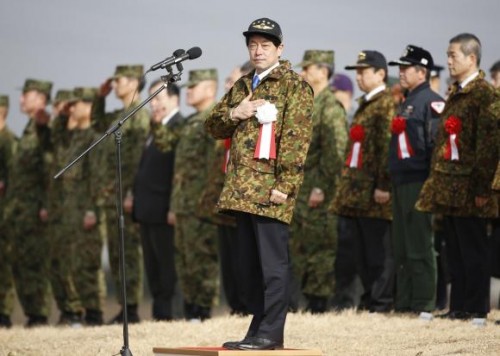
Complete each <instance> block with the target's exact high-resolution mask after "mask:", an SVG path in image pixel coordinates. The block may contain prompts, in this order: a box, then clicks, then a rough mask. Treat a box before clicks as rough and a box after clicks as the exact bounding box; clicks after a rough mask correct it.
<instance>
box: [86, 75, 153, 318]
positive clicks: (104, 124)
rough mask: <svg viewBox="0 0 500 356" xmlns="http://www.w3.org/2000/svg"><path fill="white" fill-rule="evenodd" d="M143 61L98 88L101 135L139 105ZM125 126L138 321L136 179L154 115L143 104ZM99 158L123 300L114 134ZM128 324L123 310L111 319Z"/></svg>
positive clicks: (128, 244) (131, 302)
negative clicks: (116, 103) (110, 100)
mask: <svg viewBox="0 0 500 356" xmlns="http://www.w3.org/2000/svg"><path fill="white" fill-rule="evenodd" d="M142 75H143V66H142V65H119V66H117V67H116V70H115V74H114V76H113V77H112V78H109V79H108V80H106V81H105V82H104V83H103V84H102V85H101V87H100V88H99V92H98V95H97V97H96V99H95V100H94V102H93V105H92V125H93V127H94V129H95V130H96V131H97V132H99V133H104V132H105V131H106V130H107V129H108V128H109V127H110V126H111V124H113V123H116V122H117V121H118V120H119V119H121V118H123V117H125V115H126V113H127V112H128V111H130V110H131V109H133V108H135V107H136V106H137V105H138V104H139V103H140V101H141V100H140V95H139V93H140V92H141V90H142V89H143V87H144V84H145V83H144V81H143V77H142ZM111 90H114V92H115V95H116V97H117V98H118V99H119V100H120V101H121V102H122V104H123V108H122V109H118V110H115V111H113V112H109V113H107V112H106V110H105V104H106V102H105V100H106V96H107V95H108V94H109V93H110V92H111ZM121 130H122V134H123V135H122V143H121V157H122V186H123V192H124V195H125V197H124V200H123V209H124V216H125V250H124V252H125V262H126V267H125V268H126V286H127V290H126V292H127V305H126V306H124V305H122V308H124V307H126V308H127V310H128V321H129V322H131V323H137V322H139V321H140V320H139V314H138V304H139V302H140V299H141V297H142V288H143V287H142V277H143V272H142V270H143V268H142V250H141V241H140V235H139V229H138V225H137V224H136V223H135V222H134V221H133V220H132V205H133V196H132V188H133V179H134V176H135V172H136V170H137V167H138V164H139V160H140V155H141V150H140V147H142V145H143V144H144V142H145V140H146V137H147V133H148V131H149V114H148V112H147V109H145V108H142V109H141V110H139V111H138V112H137V113H136V114H135V115H134V117H132V118H130V120H128V121H127V122H126V123H125V125H124V126H123V127H122V128H121ZM101 146H102V147H100V148H99V149H98V151H100V154H99V155H98V156H99V159H100V160H101V163H102V167H101V169H102V170H103V171H104V175H103V182H102V184H101V194H100V197H101V204H102V208H103V210H104V215H105V220H104V221H103V223H104V224H105V227H106V228H105V230H106V233H107V242H108V249H109V255H110V264H111V272H112V275H113V279H114V281H115V286H116V294H117V297H118V301H119V303H120V304H123V303H122V302H121V300H122V296H121V290H122V288H121V283H120V276H119V242H120V239H119V234H118V229H117V216H116V199H115V197H116V194H115V181H116V179H117V177H116V150H115V142H114V140H113V138H110V139H108V140H107V142H106V143H105V144H103V145H101ZM121 322H123V312H122V311H120V312H119V313H118V314H117V315H116V317H114V318H113V319H112V320H111V323H121Z"/></svg>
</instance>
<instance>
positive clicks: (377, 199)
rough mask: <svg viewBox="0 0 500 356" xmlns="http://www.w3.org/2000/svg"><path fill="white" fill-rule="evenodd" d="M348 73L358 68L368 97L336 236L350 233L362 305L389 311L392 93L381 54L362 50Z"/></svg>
mask: <svg viewBox="0 0 500 356" xmlns="http://www.w3.org/2000/svg"><path fill="white" fill-rule="evenodd" d="M346 69H356V71H357V75H356V79H357V82H358V86H359V88H360V89H361V90H362V91H363V92H365V93H366V94H365V95H364V96H363V97H362V98H361V99H360V100H359V107H358V109H357V110H356V113H355V115H354V119H353V123H352V126H351V129H350V133H349V135H350V141H349V143H348V147H347V150H348V151H347V155H346V161H345V167H344V169H343V171H342V173H341V177H340V181H339V184H338V186H337V191H336V194H335V197H334V199H333V201H332V203H331V210H332V211H333V212H334V213H336V214H338V215H340V216H342V217H341V219H343V222H344V223H343V224H342V226H343V227H345V228H342V230H341V231H340V234H349V237H348V238H349V239H350V240H351V241H352V242H353V246H354V248H355V250H356V252H355V255H356V256H358V257H357V259H356V264H357V266H358V272H359V275H360V277H361V281H362V283H363V287H364V293H363V295H362V296H361V305H360V307H361V308H363V309H369V310H370V311H387V310H388V309H390V308H391V305H392V284H393V283H392V280H393V276H392V275H393V273H392V270H393V268H392V266H391V262H392V261H391V259H390V256H391V252H390V249H389V245H390V241H389V229H390V222H391V219H392V212H391V200H390V190H391V186H390V180H389V173H388V163H387V160H388V152H389V141H390V130H389V125H390V122H391V119H392V117H393V116H394V110H395V106H394V101H393V98H392V96H391V92H390V89H389V88H387V87H386V85H385V81H386V77H387V63H386V60H385V57H384V56H383V55H382V54H381V53H379V52H377V51H362V52H360V53H359V55H358V60H357V63H356V64H355V65H352V66H347V67H346ZM340 238H341V237H339V239H340ZM342 238H345V237H342ZM339 255H341V251H340V250H339ZM342 255H347V254H342Z"/></svg>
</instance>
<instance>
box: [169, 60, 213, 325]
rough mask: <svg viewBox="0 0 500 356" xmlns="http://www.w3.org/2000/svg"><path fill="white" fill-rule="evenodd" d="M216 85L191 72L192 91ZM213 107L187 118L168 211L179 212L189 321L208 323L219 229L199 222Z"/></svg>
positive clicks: (180, 269) (179, 263)
mask: <svg viewBox="0 0 500 356" xmlns="http://www.w3.org/2000/svg"><path fill="white" fill-rule="evenodd" d="M203 80H215V81H216V80H217V72H216V71H215V70H213V69H212V70H211V69H204V70H203V69H202V70H194V71H190V73H189V82H188V84H187V85H188V86H192V85H196V84H198V83H199V82H201V81H203ZM212 107H213V105H212V106H210V107H209V108H207V109H206V110H204V111H202V112H197V113H195V114H193V115H191V116H189V117H188V118H187V119H186V121H185V124H184V126H183V127H182V131H181V136H180V138H179V142H178V144H177V148H176V151H175V166H174V180H173V190H172V197H171V199H170V203H171V204H170V210H171V211H172V212H174V213H175V215H176V218H177V221H176V225H175V246H176V249H177V250H176V251H177V255H176V257H175V258H176V270H177V273H178V274H179V281H180V286H181V290H182V293H183V296H184V299H185V313H186V318H188V319H191V318H201V319H204V318H207V317H209V316H210V308H211V307H212V305H213V302H214V299H215V297H216V295H217V277H218V260H217V230H216V227H215V225H214V224H212V223H208V222H207V221H206V220H205V219H201V218H199V217H197V213H198V208H199V202H200V198H201V196H202V193H203V190H204V189H205V187H206V186H207V177H208V175H209V172H210V168H211V165H210V162H213V160H214V149H215V141H214V139H213V138H212V137H210V136H209V135H208V134H207V133H206V132H205V129H204V127H203V123H204V121H205V118H206V117H207V115H208V113H209V112H210V111H211V109H212Z"/></svg>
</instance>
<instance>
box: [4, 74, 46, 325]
mask: <svg viewBox="0 0 500 356" xmlns="http://www.w3.org/2000/svg"><path fill="white" fill-rule="evenodd" d="M51 89H52V83H51V82H47V81H41V80H35V79H27V80H26V82H25V84H24V87H23V89H22V91H23V92H22V95H21V100H20V108H21V111H22V112H23V113H25V114H26V115H28V118H29V121H28V123H27V125H26V127H25V129H24V131H23V133H22V136H21V138H20V140H19V143H18V145H17V150H16V152H15V154H14V155H13V156H12V160H11V165H10V169H9V178H8V179H9V180H8V181H9V189H8V190H7V204H6V206H5V208H4V219H5V222H6V225H7V226H8V229H9V232H8V234H10V236H11V237H12V241H13V244H12V248H13V259H12V261H13V267H12V270H13V274H14V281H15V285H16V289H17V295H18V298H19V301H20V303H21V306H22V307H23V310H24V313H25V314H26V316H27V317H28V321H27V324H26V325H27V326H29V327H31V326H37V325H44V324H47V317H48V314H49V307H50V293H49V291H50V288H49V278H48V267H49V258H48V255H49V254H48V248H49V245H48V237H47V236H46V227H47V225H46V224H47V219H48V213H47V196H46V192H47V188H48V180H49V179H50V177H49V175H48V168H49V165H50V162H51V147H50V128H49V127H48V123H49V120H50V116H49V114H48V113H47V111H46V106H47V104H48V102H49V100H50V91H51Z"/></svg>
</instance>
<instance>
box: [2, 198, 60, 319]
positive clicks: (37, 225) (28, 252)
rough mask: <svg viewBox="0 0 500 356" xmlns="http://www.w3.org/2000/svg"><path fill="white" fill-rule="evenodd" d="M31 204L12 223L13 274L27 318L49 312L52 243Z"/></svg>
mask: <svg viewBox="0 0 500 356" xmlns="http://www.w3.org/2000/svg"><path fill="white" fill-rule="evenodd" d="M33 210H34V209H33V204H32V203H30V204H28V206H25V207H24V209H23V208H20V209H16V211H15V212H14V214H13V215H12V216H14V217H15V221H13V220H14V219H12V221H11V220H9V230H10V231H9V233H10V234H11V235H10V236H12V258H13V260H12V273H13V275H14V282H15V285H16V291H17V296H18V298H19V302H20V303H21V306H22V308H23V310H24V313H25V314H26V315H27V316H45V317H48V315H49V312H50V303H51V293H50V282H49V272H48V269H49V241H48V236H47V225H45V224H43V223H41V222H40V221H39V220H38V215H37V212H36V211H33Z"/></svg>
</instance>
